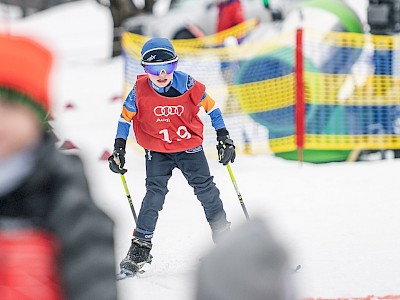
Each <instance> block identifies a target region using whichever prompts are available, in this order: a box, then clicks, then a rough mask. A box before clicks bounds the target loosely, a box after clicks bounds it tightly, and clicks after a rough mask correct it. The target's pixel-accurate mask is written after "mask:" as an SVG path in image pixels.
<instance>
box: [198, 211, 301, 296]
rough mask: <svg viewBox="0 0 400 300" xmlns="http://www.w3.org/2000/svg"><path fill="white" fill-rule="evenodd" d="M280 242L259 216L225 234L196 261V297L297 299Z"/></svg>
mask: <svg viewBox="0 0 400 300" xmlns="http://www.w3.org/2000/svg"><path fill="white" fill-rule="evenodd" d="M292 273H293V270H290V268H289V267H288V254H287V252H286V249H285V248H284V246H283V244H282V243H280V242H279V241H278V240H277V239H276V237H275V236H274V235H273V234H272V233H271V231H270V229H269V228H268V227H267V225H266V224H265V223H264V222H263V221H262V220H261V219H259V218H253V219H252V220H251V221H249V222H246V223H244V224H242V225H241V226H239V227H238V228H236V229H234V230H232V231H231V233H230V234H229V235H226V237H224V239H223V240H221V242H220V243H219V244H217V245H216V246H215V247H214V248H213V249H212V250H211V251H210V252H209V253H208V254H207V255H206V256H205V257H204V258H203V259H202V260H201V262H200V266H199V269H198V271H197V274H196V289H195V299H196V300H244V299H245V300H298V299H299V298H298V297H297V296H296V291H295V290H296V289H295V286H294V279H293V278H292V276H293V275H292Z"/></svg>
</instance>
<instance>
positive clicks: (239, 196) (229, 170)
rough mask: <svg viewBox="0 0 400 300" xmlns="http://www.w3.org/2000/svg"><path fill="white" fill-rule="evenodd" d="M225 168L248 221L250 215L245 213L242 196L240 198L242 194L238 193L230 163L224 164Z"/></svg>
mask: <svg viewBox="0 0 400 300" xmlns="http://www.w3.org/2000/svg"><path fill="white" fill-rule="evenodd" d="M226 168H227V169H228V172H229V176H230V177H231V180H232V183H233V186H234V187H235V191H236V194H237V196H238V199H239V202H240V205H241V206H242V209H243V212H244V215H245V216H246V219H247V221H250V217H249V214H248V213H247V209H246V206H245V205H244V202H243V198H242V195H241V194H240V191H239V187H238V185H237V183H236V179H235V176H233V172H232V169H231V165H230V164H227V165H226Z"/></svg>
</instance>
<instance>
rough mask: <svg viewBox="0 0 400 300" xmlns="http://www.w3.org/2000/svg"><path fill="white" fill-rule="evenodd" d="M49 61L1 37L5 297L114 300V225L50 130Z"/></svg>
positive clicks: (0, 233)
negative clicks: (62, 151)
mask: <svg viewBox="0 0 400 300" xmlns="http://www.w3.org/2000/svg"><path fill="white" fill-rule="evenodd" d="M52 63H53V57H52V53H51V52H50V51H48V50H47V49H46V48H44V47H43V46H41V45H39V44H38V43H36V42H35V41H33V40H31V39H28V38H25V37H17V36H12V35H7V34H0V66H1V67H0V249H1V251H0V260H1V262H2V263H1V268H0V287H1V289H0V290H1V296H0V298H1V299H2V300H16V299H18V300H27V299H42V300H43V299H53V300H56V299H73V300H93V299H96V300H99V299H104V300H110V299H116V298H117V289H116V283H115V258H114V240H113V223H112V221H111V220H110V219H109V218H108V217H107V216H106V215H105V214H104V213H103V212H102V211H101V210H99V209H98V207H97V206H96V205H95V204H94V202H93V200H92V197H91V195H90V192H89V187H88V183H87V180H86V177H85V174H84V170H83V165H82V162H81V160H80V158H78V157H77V156H74V155H68V156H67V155H63V154H61V153H60V152H59V151H58V150H57V149H56V148H55V143H54V141H53V139H52V137H51V135H50V134H49V132H48V130H47V129H46V128H47V126H46V124H47V116H48V112H49V109H50V96H49V87H48V81H49V79H50V72H51V70H52Z"/></svg>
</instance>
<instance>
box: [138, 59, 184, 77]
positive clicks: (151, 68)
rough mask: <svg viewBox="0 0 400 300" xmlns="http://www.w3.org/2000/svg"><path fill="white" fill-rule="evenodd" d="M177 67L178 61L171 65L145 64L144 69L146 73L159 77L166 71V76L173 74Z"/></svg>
mask: <svg viewBox="0 0 400 300" xmlns="http://www.w3.org/2000/svg"><path fill="white" fill-rule="evenodd" d="M177 65H178V61H177V60H176V61H172V62H169V63H165V62H161V63H152V64H146V63H143V68H144V70H145V71H146V73H148V74H151V75H155V76H159V75H160V74H161V72H162V71H164V72H165V73H166V74H171V73H172V72H174V71H175V70H176V67H177Z"/></svg>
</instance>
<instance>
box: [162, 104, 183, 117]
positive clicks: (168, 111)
mask: <svg viewBox="0 0 400 300" xmlns="http://www.w3.org/2000/svg"><path fill="white" fill-rule="evenodd" d="M184 110H185V109H184V107H183V106H182V105H177V106H156V107H155V108H154V114H155V115H156V116H157V117H161V116H163V117H168V116H172V115H178V116H179V117H180V116H181V115H182V114H183V111H184Z"/></svg>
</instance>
